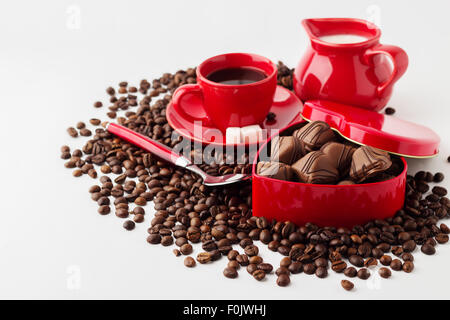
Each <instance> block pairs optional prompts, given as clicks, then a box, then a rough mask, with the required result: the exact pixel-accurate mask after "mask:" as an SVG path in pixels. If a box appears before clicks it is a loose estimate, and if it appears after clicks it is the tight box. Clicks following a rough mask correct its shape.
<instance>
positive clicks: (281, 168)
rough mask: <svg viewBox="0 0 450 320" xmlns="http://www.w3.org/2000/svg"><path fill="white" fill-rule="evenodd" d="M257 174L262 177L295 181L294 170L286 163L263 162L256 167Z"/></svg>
mask: <svg viewBox="0 0 450 320" xmlns="http://www.w3.org/2000/svg"><path fill="white" fill-rule="evenodd" d="M256 173H257V174H259V175H260V176H265V177H268V178H273V179H278V180H287V181H289V180H293V178H294V173H293V171H292V168H291V167H290V166H288V165H286V164H284V163H279V162H266V161H261V162H259V163H258V165H257V167H256Z"/></svg>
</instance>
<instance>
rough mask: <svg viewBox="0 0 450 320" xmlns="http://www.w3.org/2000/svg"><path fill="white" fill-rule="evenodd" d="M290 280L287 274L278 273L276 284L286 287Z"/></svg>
mask: <svg viewBox="0 0 450 320" xmlns="http://www.w3.org/2000/svg"><path fill="white" fill-rule="evenodd" d="M290 282H291V279H290V278H289V276H288V275H287V274H280V275H279V276H278V278H277V285H279V286H280V287H286V286H287V285H289V283H290Z"/></svg>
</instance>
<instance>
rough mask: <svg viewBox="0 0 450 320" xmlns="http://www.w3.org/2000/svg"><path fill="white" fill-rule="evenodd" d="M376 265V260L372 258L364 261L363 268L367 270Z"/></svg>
mask: <svg viewBox="0 0 450 320" xmlns="http://www.w3.org/2000/svg"><path fill="white" fill-rule="evenodd" d="M376 265H378V260H377V259H375V258H372V257H369V258H367V259H366V260H365V261H364V267H366V268H369V267H374V266H376Z"/></svg>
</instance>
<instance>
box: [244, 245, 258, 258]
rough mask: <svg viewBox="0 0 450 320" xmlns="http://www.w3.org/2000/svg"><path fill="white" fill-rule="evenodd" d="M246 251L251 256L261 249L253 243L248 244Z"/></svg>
mask: <svg viewBox="0 0 450 320" xmlns="http://www.w3.org/2000/svg"><path fill="white" fill-rule="evenodd" d="M244 252H245V254H246V255H248V256H249V257H251V256H256V255H257V254H258V252H259V249H258V247H257V246H255V245H253V244H251V245H248V246H246V247H245V249H244Z"/></svg>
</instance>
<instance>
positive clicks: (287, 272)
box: [275, 267, 291, 276]
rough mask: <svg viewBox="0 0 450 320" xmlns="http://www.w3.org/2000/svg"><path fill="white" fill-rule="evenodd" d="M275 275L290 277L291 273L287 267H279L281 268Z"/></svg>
mask: <svg viewBox="0 0 450 320" xmlns="http://www.w3.org/2000/svg"><path fill="white" fill-rule="evenodd" d="M275 274H276V275H277V276H279V275H280V274H287V275H290V274H291V272H290V271H289V269H288V268H286V267H279V268H278V269H277V270H276V271H275Z"/></svg>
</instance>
